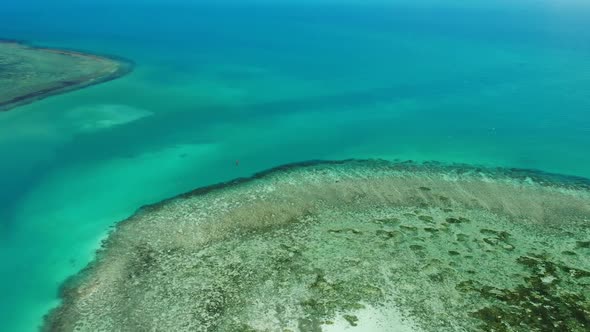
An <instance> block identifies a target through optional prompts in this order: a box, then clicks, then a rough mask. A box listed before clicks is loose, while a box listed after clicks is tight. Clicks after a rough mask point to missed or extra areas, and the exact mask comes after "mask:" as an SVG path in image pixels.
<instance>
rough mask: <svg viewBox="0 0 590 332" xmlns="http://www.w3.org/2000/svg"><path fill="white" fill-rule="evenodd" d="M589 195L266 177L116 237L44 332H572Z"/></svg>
mask: <svg viewBox="0 0 590 332" xmlns="http://www.w3.org/2000/svg"><path fill="white" fill-rule="evenodd" d="M589 184H590V182H589V181H588V180H586V179H582V178H573V177H564V176H559V175H552V174H545V173H541V172H534V171H528V170H510V169H489V168H477V167H472V166H466V165H446V164H439V163H412V162H404V163H399V162H388V161H381V160H347V161H339V162H322V161H314V162H307V163H298V164H292V165H286V166H282V167H278V168H275V169H272V170H270V171H267V172H263V173H260V174H257V175H255V176H253V177H252V178H249V179H239V180H235V181H231V182H229V183H225V184H220V185H215V186H211V187H206V188H201V189H197V190H195V191H193V192H190V193H187V194H184V195H180V196H178V197H176V198H172V199H170V200H166V201H163V202H161V203H158V204H155V205H151V206H147V207H145V208H142V209H140V211H138V213H136V214H135V215H134V216H132V217H131V218H129V219H127V220H125V221H123V222H121V223H119V224H118V226H117V228H116V230H115V231H113V232H112V233H111V234H110V236H109V237H108V239H106V240H105V241H104V243H103V247H102V248H101V250H100V251H99V252H98V253H97V258H96V260H95V261H94V262H92V263H91V264H90V265H89V266H88V267H87V268H86V269H84V270H83V271H81V272H80V273H79V274H78V275H77V276H74V277H72V278H71V279H70V280H69V281H68V282H67V283H66V284H64V286H63V287H62V298H63V303H62V305H61V306H60V307H58V308H56V309H55V310H54V311H52V312H51V313H50V314H49V315H48V316H47V318H46V324H45V326H44V328H43V329H44V330H47V331H74V330H76V331H96V330H121V331H131V330H157V331H168V330H176V331H322V330H325V331H328V330H330V329H331V327H333V326H336V325H337V324H339V322H341V321H343V322H345V324H347V325H348V327H349V328H350V329H351V330H359V331H363V327H365V330H366V327H367V326H369V323H371V326H372V327H371V329H373V330H374V329H375V326H379V327H380V328H381V330H383V331H390V330H392V329H394V328H399V329H402V328H403V329H405V330H408V331H463V330H481V331H489V330H495V331H525V330H526V331H550V330H555V329H558V330H562V331H585V330H587V329H588V327H590V295H589V294H590V258H589V257H590V255H588V254H589V253H590V252H589V251H590V231H589V228H588V225H589V223H590V190H589V188H590V185H589ZM366 311H371V312H377V313H378V314H374V315H373V316H371V322H368V321H367V320H366V318H365V319H364V320H363V319H362V317H364V316H363V315H362V314H361V313H362V312H366ZM359 317H361V318H359ZM400 317H401V318H400ZM394 318H395V319H394Z"/></svg>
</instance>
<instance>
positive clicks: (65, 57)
mask: <svg viewBox="0 0 590 332" xmlns="http://www.w3.org/2000/svg"><path fill="white" fill-rule="evenodd" d="M132 68H133V64H132V63H131V62H129V61H126V60H123V59H118V58H114V57H109V56H102V55H95V54H89V53H83V52H79V51H72V50H63V49H52V48H43V47H35V46H30V45H27V44H25V43H21V42H18V41H9V40H0V112H2V111H8V110H11V109H13V108H15V107H17V106H21V105H24V104H28V103H31V102H34V101H37V100H40V99H43V98H46V97H49V96H52V95H56V94H61V93H64V92H68V91H72V90H77V89H81V88H84V87H87V86H91V85H95V84H99V83H102V82H106V81H110V80H113V79H116V78H119V77H121V76H124V75H126V74H128V73H129V72H130V71H131V70H132Z"/></svg>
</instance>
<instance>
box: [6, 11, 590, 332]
mask: <svg viewBox="0 0 590 332" xmlns="http://www.w3.org/2000/svg"><path fill="white" fill-rule="evenodd" d="M121 2H122V3H121ZM121 2H114V1H110V2H105V1H100V2H99V1H93V0H89V1H83V2H82V1H61V2H58V3H50V2H46V1H25V2H18V3H17V2H11V3H6V4H3V5H2V8H0V38H10V39H20V40H26V41H29V42H32V43H34V44H38V45H45V46H56V47H64V48H73V49H81V50H86V51H90V52H96V53H101V54H103V53H104V54H114V55H118V56H122V57H125V58H128V59H131V60H133V61H135V62H136V65H137V67H136V70H135V71H134V72H133V73H132V74H131V75H129V76H127V77H125V78H122V79H120V80H117V81H113V82H109V83H107V84H103V85H100V86H95V87H92V88H88V89H85V90H81V91H77V92H73V93H69V94H65V95H61V96H57V97H52V98H49V99H46V100H43V101H40V102H37V103H35V104H31V105H28V106H24V107H21V108H19V109H16V110H14V111H12V112H9V113H4V114H0V154H1V155H2V156H3V158H2V163H1V164H0V201H1V205H0V218H1V219H0V250H1V251H0V259H2V262H3V263H2V267H1V268H0V275H1V276H2V277H1V278H2V279H1V280H0V294H2V296H0V322H1V323H2V324H4V325H5V326H4V327H3V328H0V329H1V330H6V331H27V330H34V329H35V327H36V326H38V324H39V322H40V318H41V317H42V315H43V314H44V313H45V312H46V311H47V310H48V309H49V308H51V307H52V306H54V305H55V304H56V303H57V302H56V301H57V300H56V299H57V289H58V286H59V284H60V283H61V282H63V280H64V279H65V278H66V277H67V276H69V275H72V274H74V273H76V272H77V271H78V270H79V269H81V268H83V267H84V266H85V264H87V262H88V261H89V260H90V259H91V258H92V253H93V251H94V250H95V249H96V248H97V246H98V244H99V241H100V239H101V237H102V236H104V234H105V232H106V230H108V228H109V227H110V226H111V225H113V224H114V223H115V222H117V221H119V220H121V219H123V218H125V217H127V216H128V215H130V214H131V213H133V211H134V210H135V209H136V208H137V207H139V206H141V205H143V204H146V203H150V202H154V201H158V200H161V199H163V198H165V197H169V196H172V195H175V194H178V193H181V192H184V191H187V190H189V189H191V188H194V187H196V186H201V185H206V184H211V183H215V182H218V181H222V180H227V179H231V178H234V177H238V176H245V175H248V174H251V173H252V172H256V171H260V170H263V169H266V168H269V167H272V166H275V165H278V164H281V163H287V162H294V161H301V160H308V159H338V158H372V157H375V158H386V159H414V160H440V161H445V162H466V163H471V164H484V165H492V166H505V167H521V168H535V169H541V170H544V171H549V172H557V173H563V174H571V175H578V176H585V177H590V154H588V153H587V150H588V147H589V146H590V93H589V91H590V6H589V5H587V4H585V3H583V2H576V1H568V0H566V1H559V2H557V1H549V0H546V1H543V0H540V1H514V2H494V3H487V2H473V3H470V4H467V5H466V4H462V3H461V2H459V1H443V0H441V1H431V2H423V3H421V4H415V3H414V2H411V1H391V2H377V1H375V2H360V1H358V2H356V1H348V2H346V3H345V4H344V3H339V4H338V2H337V1H318V2H308V3H301V2H295V1H289V0H285V1H280V2H262V1H258V2H255V1H252V0H246V1H239V2H238V1H234V2H232V1H224V2H222V3H220V2H212V1H211V2H206V1H199V2H193V1H185V2H183V1H177V2H174V3H170V2H164V1H156V0H153V1H149V2H143V1H141V2H140V1H121ZM235 160H240V167H235Z"/></svg>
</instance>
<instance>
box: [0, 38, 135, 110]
mask: <svg viewBox="0 0 590 332" xmlns="http://www.w3.org/2000/svg"><path fill="white" fill-rule="evenodd" d="M1 45H8V46H14V47H20V48H23V49H26V50H31V51H36V52H46V53H49V54H57V55H63V56H66V57H72V58H80V59H83V60H91V61H95V62H100V63H105V64H107V63H108V64H115V65H116V66H115V67H116V68H115V70H112V71H108V72H101V73H97V74H99V75H95V76H82V77H79V78H76V79H74V80H65V81H57V82H54V83H53V86H49V87H46V88H42V89H39V90H35V91H32V92H28V93H25V94H23V95H19V96H16V97H13V98H10V99H8V100H5V101H0V112H8V111H11V110H13V109H15V108H17V107H19V106H23V105H27V104H31V103H33V102H35V101H38V100H42V99H45V98H48V97H51V96H55V95H60V94H63V93H67V92H71V91H75V90H80V89H83V88H86V87H90V86H93V85H98V84H101V83H105V82H109V81H112V80H115V79H118V78H121V77H123V76H126V75H127V74H129V73H131V72H132V71H133V70H134V67H135V63H134V62H133V61H131V60H128V59H125V58H122V57H118V56H112V55H104V54H97V53H88V52H85V51H80V50H74V49H67V48H49V47H43V46H36V45H34V44H32V43H30V42H27V41H21V40H12V39H1V38H0V46H1Z"/></svg>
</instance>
